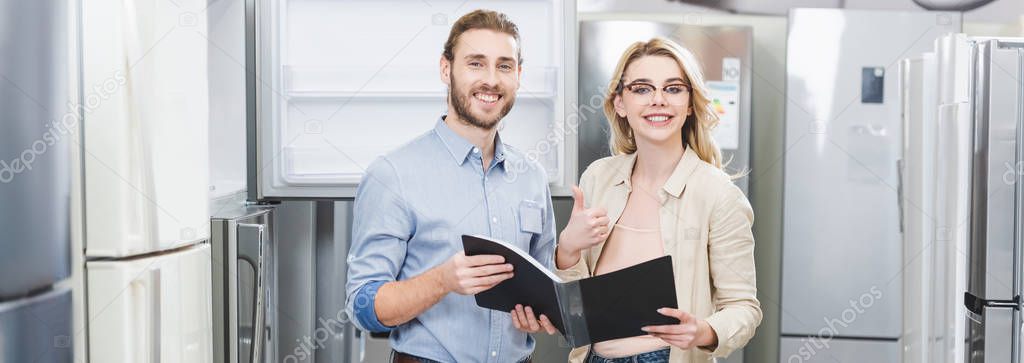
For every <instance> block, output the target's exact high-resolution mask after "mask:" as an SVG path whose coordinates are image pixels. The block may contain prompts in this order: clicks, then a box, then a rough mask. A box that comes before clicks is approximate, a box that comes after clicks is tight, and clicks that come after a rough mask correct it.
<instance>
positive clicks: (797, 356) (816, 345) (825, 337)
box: [786, 286, 882, 363]
mask: <svg viewBox="0 0 1024 363" xmlns="http://www.w3.org/2000/svg"><path fill="white" fill-rule="evenodd" d="M881 299H882V290H879V289H878V287H876V286H872V287H871V289H869V290H868V292H865V293H863V294H861V295H860V297H858V298H857V299H854V300H850V307H848V308H846V309H844V310H843V312H842V313H840V314H839V318H831V319H830V318H824V319H825V327H822V328H821V329H819V330H818V335H816V336H813V337H810V338H808V339H806V340H804V344H803V346H801V347H800V349H798V350H797V352H796V353H793V354H792V355H790V356H789V358H788V359H787V360H786V362H787V363H803V362H806V361H808V360H810V359H811V358H812V357H814V356H815V355H817V354H818V353H820V352H821V351H822V350H826V349H829V348H831V347H830V346H829V342H831V341H832V338H834V337H835V336H836V335H838V334H839V328H840V327H842V328H846V327H848V326H850V324H852V323H853V322H854V321H857V318H858V317H860V316H861V314H864V312H865V311H867V309H870V308H871V307H872V306H874V305H875V303H876V302H877V301H878V300H881Z"/></svg>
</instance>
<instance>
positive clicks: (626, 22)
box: [579, 18, 753, 362]
mask: <svg viewBox="0 0 1024 363" xmlns="http://www.w3.org/2000/svg"><path fill="white" fill-rule="evenodd" d="M579 32H580V44H579V52H580V57H579V58H580V78H579V95H580V104H579V120H580V121H579V159H580V161H579V173H580V174H582V173H583V170H586V168H587V166H588V165H590V163H592V162H594V161H595V160H597V159H600V158H603V157H606V156H610V155H611V151H610V150H609V147H608V145H609V143H608V137H609V133H610V130H609V125H608V121H607V119H606V118H605V116H604V113H603V108H602V103H603V102H604V96H605V92H607V88H608V82H609V81H610V80H611V77H612V73H614V71H615V66H616V64H617V63H618V61H619V57H620V56H621V55H622V52H623V51H625V50H626V48H627V47H629V45H630V44H632V43H634V42H637V41H647V40H650V39H651V38H653V37H656V36H661V37H666V38H669V39H672V40H674V41H676V42H678V43H679V44H680V45H682V46H684V47H686V48H688V49H690V50H691V51H692V52H693V54H694V55H695V56H696V57H697V60H698V62H699V63H700V65H701V68H702V71H703V73H704V79H705V82H706V83H707V87H708V89H709V90H710V91H711V99H712V102H714V103H715V106H716V107H715V109H716V111H717V112H718V117H719V120H720V121H719V125H718V126H717V127H716V128H715V129H714V131H713V137H714V138H715V141H716V143H718V145H719V147H720V148H721V149H722V159H723V163H725V164H726V170H727V171H728V172H729V173H733V174H735V173H743V172H749V171H750V106H751V103H750V99H751V82H752V78H753V77H752V72H751V69H752V68H751V65H752V64H753V63H752V57H753V39H752V33H751V29H750V28H749V27H743V26H700V25H687V24H681V23H665V22H655V21H648V20H643V19H642V18H632V19H621V20H596V19H594V20H591V19H586V20H583V21H581V22H580V29H579ZM749 180H750V178H749V176H748V175H744V176H743V177H742V178H739V179H736V180H734V183H736V184H737V185H738V186H739V187H740V189H742V190H743V192H744V193H747V190H748V189H747V186H748V183H749ZM719 361H723V362H743V361H744V359H743V351H742V350H739V351H736V352H734V353H732V354H730V355H729V357H728V358H727V359H724V360H719Z"/></svg>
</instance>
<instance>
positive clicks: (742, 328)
mask: <svg viewBox="0 0 1024 363" xmlns="http://www.w3.org/2000/svg"><path fill="white" fill-rule="evenodd" d="M724 194H725V195H724V197H723V198H722V199H720V200H718V201H717V202H716V203H715V207H714V210H713V211H712V214H711V223H710V231H709V235H708V249H709V251H708V257H709V262H710V267H711V283H712V286H713V289H712V291H714V293H713V295H712V301H713V303H714V305H715V306H716V307H717V311H716V312H715V313H714V314H712V315H711V316H709V317H708V318H707V319H706V320H707V322H708V324H709V325H711V328H712V329H714V330H715V333H716V334H717V335H718V346H717V347H716V348H715V349H714V350H713V351H711V350H708V349H704V348H701V349H702V350H704V351H707V352H709V353H711V354H712V355H713V356H715V357H725V356H727V355H729V353H731V352H732V351H734V350H736V349H737V348H740V347H743V346H744V345H746V344H747V341H749V340H750V338H751V337H753V336H754V330H755V329H757V326H758V325H759V324H760V323H761V305H760V302H758V301H757V287H756V281H755V279H756V278H755V272H754V235H753V232H752V231H751V227H752V226H753V223H754V212H753V210H752V209H751V208H750V203H749V202H747V198H746V197H745V196H744V195H743V192H742V191H740V190H739V188H737V187H736V186H734V185H730V186H729V188H728V189H727V191H726V193H724Z"/></svg>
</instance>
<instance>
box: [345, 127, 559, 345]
mask: <svg viewBox="0 0 1024 363" xmlns="http://www.w3.org/2000/svg"><path fill="white" fill-rule="evenodd" d="M352 228H353V230H352V246H351V248H350V250H349V257H348V283H347V286H346V297H347V298H346V308H347V311H348V313H349V316H352V317H354V319H353V322H354V323H355V324H356V326H357V327H359V328H360V329H363V330H367V331H375V332H383V331H391V338H390V339H391V346H392V347H393V348H394V349H395V350H398V351H400V352H403V353H407V354H412V355H416V356H420V357H423V358H429V359H433V360H436V361H440V362H495V363H497V362H518V361H520V360H522V359H524V358H526V357H528V356H530V354H531V353H532V352H533V346H534V341H533V338H532V337H530V336H529V335H528V334H525V333H523V332H520V331H519V330H517V329H515V328H514V327H513V326H512V320H511V315H510V314H509V313H508V312H502V311H494V310H488V309H484V308H481V307H479V306H477V305H476V301H475V300H474V298H473V296H471V295H470V296H465V295H460V294H457V293H449V294H448V295H446V296H445V297H444V298H442V299H441V301H440V302H438V303H437V304H436V305H434V306H433V307H431V308H429V309H427V310H426V311H424V312H423V313H422V314H420V315H419V316H418V317H416V318H415V319H413V320H410V321H409V322H407V323H405V324H402V325H400V326H397V327H387V326H384V325H383V324H381V322H380V321H379V320H378V319H377V315H376V313H375V312H374V309H373V301H374V299H375V298H376V293H377V289H378V288H379V287H380V286H381V285H383V284H384V283H386V282H389V281H395V280H405V279H409V278H412V277H415V276H418V275H420V274H422V273H424V272H426V271H427V270H429V269H431V268H434V267H435V266H438V265H440V264H442V263H444V262H445V261H447V260H448V259H449V258H451V256H452V255H454V254H455V253H457V252H459V251H461V250H462V235H463V234H481V235H486V236H490V237H492V238H495V239H500V240H503V241H506V242H509V243H512V244H515V245H516V246H518V247H519V248H521V249H523V250H524V251H528V252H529V253H530V255H531V256H533V257H534V258H536V259H537V260H538V261H541V262H542V263H544V264H545V265H546V266H547V267H548V268H551V266H552V265H553V264H554V262H553V255H554V248H555V216H554V210H553V209H552V206H551V193H550V190H549V189H548V181H547V174H546V173H545V171H544V169H543V168H542V167H541V166H540V164H538V163H537V162H535V161H531V160H529V159H527V158H526V157H525V155H524V154H523V153H522V152H520V151H517V150H515V149H513V148H512V147H509V146H508V145H505V144H503V143H502V142H501V138H500V136H499V137H496V138H495V150H494V159H493V160H492V162H491V165H489V167H488V168H487V172H486V173H485V172H484V169H483V159H482V155H481V150H480V149H479V148H477V147H475V146H474V145H473V144H471V143H470V142H469V141H467V140H466V139H464V138H462V137H460V136H459V135H457V134H456V133H455V132H454V131H452V130H451V129H450V128H448V126H447V125H446V124H445V123H444V119H443V118H442V119H441V120H439V121H438V122H437V125H436V126H435V127H434V129H433V130H431V131H429V132H427V133H425V134H423V135H421V136H419V137H418V138H416V139H414V140H413V141H411V142H409V143H408V144H405V145H404V146H402V147H400V148H399V149H397V150H395V151H393V152H391V153H389V154H387V155H385V156H382V157H380V158H378V159H377V160H376V161H374V162H373V163H372V164H371V165H370V167H369V168H368V169H367V170H366V174H365V176H364V177H363V180H362V182H361V183H360V184H359V188H358V190H357V192H356V198H355V210H354V219H353V226H352Z"/></svg>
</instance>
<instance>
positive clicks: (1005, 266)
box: [940, 37, 1024, 363]
mask: <svg viewBox="0 0 1024 363" xmlns="http://www.w3.org/2000/svg"><path fill="white" fill-rule="evenodd" d="M957 40H959V41H960V46H961V47H962V48H963V49H965V50H966V55H967V56H966V57H963V58H959V59H957V60H963V62H959V63H956V64H955V65H954V67H957V68H960V69H962V70H964V71H966V72H965V73H967V89H968V91H969V93H968V94H967V98H966V101H967V103H968V104H967V109H969V112H968V113H966V115H964V116H966V117H962V118H961V117H958V118H957V122H962V123H964V124H965V126H966V127H967V129H968V130H970V139H969V142H968V143H967V144H968V145H969V148H967V150H969V153H967V154H965V155H964V157H966V158H967V161H968V165H969V166H968V169H967V170H969V174H968V176H967V178H968V183H967V184H966V185H968V188H969V193H968V194H967V197H968V199H969V202H968V203H967V205H966V207H967V208H968V211H969V216H968V218H967V219H966V220H964V221H962V222H966V223H965V224H966V231H965V232H966V236H967V238H966V245H967V248H966V250H964V251H963V252H964V253H965V254H966V273H967V275H966V280H967V281H966V292H964V294H963V304H964V306H965V308H966V314H965V315H962V316H960V318H962V319H964V320H963V323H965V324H966V329H965V330H966V331H965V344H966V345H965V347H964V354H965V359H966V361H967V362H971V363H975V362H1020V361H1021V329H1022V327H1024V326H1022V321H1021V307H1022V306H1021V279H1022V274H1024V270H1022V269H1021V263H1022V259H1021V258H1022V255H1021V253H1022V252H1021V251H1022V249H1021V247H1022V246H1021V239H1022V237H1024V234H1022V233H1024V232H1022V229H1021V228H1022V216H1024V215H1022V214H1021V212H1022V209H1021V202H1022V197H1024V189H1022V188H1021V186H1022V185H1024V183H1020V182H1019V178H1020V177H1021V175H1022V173H1021V166H1022V165H1024V148H1022V146H1021V142H1022V141H1024V134H1022V132H1024V128H1022V126H1024V110H1022V109H1021V107H1022V106H1024V85H1022V83H1021V82H1020V79H1021V77H1022V76H1024V39H987V38H967V39H966V42H965V41H964V38H963V37H959V38H957ZM961 115H963V114H961ZM940 146H941V145H940Z"/></svg>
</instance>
